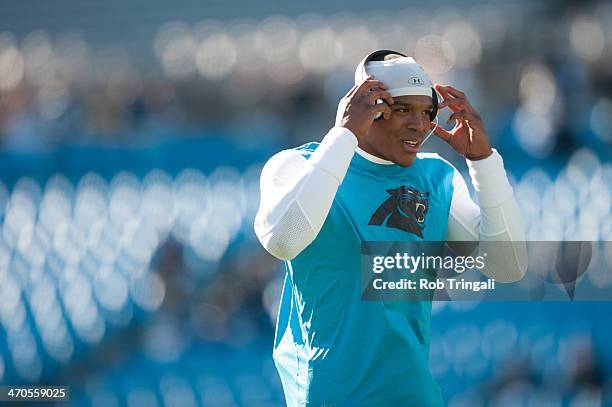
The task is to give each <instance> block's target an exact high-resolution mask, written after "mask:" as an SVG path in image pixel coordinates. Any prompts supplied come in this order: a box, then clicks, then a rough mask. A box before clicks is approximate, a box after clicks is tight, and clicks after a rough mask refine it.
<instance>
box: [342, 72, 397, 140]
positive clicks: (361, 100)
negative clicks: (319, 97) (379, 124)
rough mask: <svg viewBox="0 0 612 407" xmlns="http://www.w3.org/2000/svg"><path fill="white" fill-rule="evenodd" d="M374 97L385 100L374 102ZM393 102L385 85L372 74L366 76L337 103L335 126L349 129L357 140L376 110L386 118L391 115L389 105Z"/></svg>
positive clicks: (366, 128)
mask: <svg viewBox="0 0 612 407" xmlns="http://www.w3.org/2000/svg"><path fill="white" fill-rule="evenodd" d="M376 99H383V100H384V101H386V102H387V104H385V103H379V104H376ZM392 104H393V98H392V97H391V94H390V93H389V92H387V90H386V88H385V85H383V83H382V82H380V81H377V80H376V79H374V78H373V77H372V76H368V77H367V78H366V79H365V80H364V81H363V82H362V83H361V84H359V85H355V86H353V87H352V88H351V89H350V90H349V91H348V93H347V94H346V95H345V96H344V97H343V98H342V99H340V103H338V113H337V114H336V126H337V127H345V128H347V129H349V130H350V131H351V132H352V133H353V134H354V135H355V136H356V137H357V139H358V140H361V139H362V138H363V137H364V136H365V135H366V133H367V132H368V130H370V127H371V126H372V123H374V117H376V114H377V113H378V112H382V113H383V117H384V118H385V119H388V118H389V116H390V115H391V109H390V108H389V105H392Z"/></svg>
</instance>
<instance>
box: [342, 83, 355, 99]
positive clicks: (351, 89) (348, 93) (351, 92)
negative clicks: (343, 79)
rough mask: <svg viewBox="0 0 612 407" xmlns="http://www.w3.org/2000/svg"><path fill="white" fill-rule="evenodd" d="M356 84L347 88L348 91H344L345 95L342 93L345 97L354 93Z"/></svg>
mask: <svg viewBox="0 0 612 407" xmlns="http://www.w3.org/2000/svg"><path fill="white" fill-rule="evenodd" d="M357 87H358V86H357V85H353V87H352V88H350V89H349V91H348V92H346V95H344V96H345V97H350V96H353V94H354V93H355V91H356V90H357Z"/></svg>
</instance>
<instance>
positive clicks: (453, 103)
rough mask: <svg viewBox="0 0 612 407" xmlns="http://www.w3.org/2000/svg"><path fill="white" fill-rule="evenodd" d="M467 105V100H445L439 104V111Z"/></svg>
mask: <svg viewBox="0 0 612 407" xmlns="http://www.w3.org/2000/svg"><path fill="white" fill-rule="evenodd" d="M461 105H465V99H459V98H457V99H445V100H444V101H443V102H441V103H439V104H438V109H444V108H445V107H447V106H450V107H451V108H453V107H457V106H461Z"/></svg>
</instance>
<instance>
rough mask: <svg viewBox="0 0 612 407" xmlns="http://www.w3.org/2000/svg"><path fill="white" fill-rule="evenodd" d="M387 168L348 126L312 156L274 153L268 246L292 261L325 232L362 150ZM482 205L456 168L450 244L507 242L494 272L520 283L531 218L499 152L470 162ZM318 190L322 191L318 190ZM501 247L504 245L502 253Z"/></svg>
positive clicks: (266, 219) (266, 202)
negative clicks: (526, 222) (526, 217)
mask: <svg viewBox="0 0 612 407" xmlns="http://www.w3.org/2000/svg"><path fill="white" fill-rule="evenodd" d="M356 151H357V153H358V154H360V155H362V156H363V157H364V158H366V159H368V160H370V161H374V162H377V163H379V164H392V163H391V162H390V161H386V160H382V159H380V158H378V157H374V156H372V155H370V154H368V153H366V152H365V151H363V150H361V149H359V148H358V147H357V138H356V137H355V136H354V135H353V133H351V132H350V131H349V130H348V129H345V128H341V127H334V128H332V129H331V130H330V131H329V132H328V133H327V135H326V136H325V137H324V138H323V140H322V142H321V143H320V145H319V147H318V148H317V149H316V150H315V151H314V152H313V153H312V155H311V156H310V159H306V158H305V157H304V156H302V154H301V152H300V151H297V150H284V151H281V152H280V153H278V154H276V155H275V156H273V157H272V158H271V159H270V160H269V161H268V162H267V163H266V165H265V166H264V169H263V171H262V174H261V181H260V188H261V201H260V207H259V210H258V212H257V216H256V218H255V232H256V234H257V237H258V238H259V240H260V242H261V244H262V245H263V246H264V248H265V249H266V250H267V251H268V252H269V253H271V254H272V255H273V256H275V257H277V258H279V259H281V260H290V259H292V258H294V257H295V256H297V255H298V254H299V253H300V252H301V251H302V250H303V249H305V248H306V247H307V246H308V245H309V244H310V243H311V242H312V241H313V240H314V239H315V238H316V236H317V235H318V233H319V231H320V230H321V227H322V226H323V223H324V222H325V219H326V217H327V215H328V213H329V210H330V208H331V205H332V202H333V200H334V198H335V196H336V192H337V191H338V187H339V186H340V184H341V183H342V181H343V180H344V176H345V175H346V172H347V169H348V167H349V164H350V162H351V159H352V158H353V155H354V153H355V152H356ZM467 164H468V168H469V173H470V178H471V179H472V184H473V186H474V189H475V191H476V195H477V197H478V201H479V203H480V207H479V206H478V205H476V203H474V201H472V199H471V198H470V195H469V191H468V188H467V185H466V184H465V181H464V180H463V177H462V176H461V174H460V173H459V172H458V171H457V170H456V169H455V173H454V176H453V186H454V192H453V197H452V201H451V207H450V215H449V218H448V235H447V241H448V242H449V246H450V247H451V248H453V249H455V247H453V243H452V242H453V241H501V242H506V243H496V245H497V246H496V250H494V251H495V253H492V254H493V256H491V253H489V258H488V263H489V264H491V263H492V262H493V263H495V264H499V266H498V267H487V271H486V274H487V275H489V277H493V278H495V279H496V280H498V281H500V282H504V281H517V280H520V279H521V278H522V276H523V275H524V273H525V271H526V268H527V257H526V249H525V244H524V240H525V232H524V226H523V220H522V216H521V213H520V210H519V208H518V205H517V203H516V201H515V200H514V196H513V192H512V187H511V186H510V183H509V182H508V178H507V176H506V171H505V169H504V165H503V160H502V158H501V156H500V155H499V153H498V152H497V151H495V150H493V154H492V155H491V156H489V157H487V158H485V159H483V160H479V161H470V160H467ZM313 191H316V193H313ZM499 247H503V250H500V249H499Z"/></svg>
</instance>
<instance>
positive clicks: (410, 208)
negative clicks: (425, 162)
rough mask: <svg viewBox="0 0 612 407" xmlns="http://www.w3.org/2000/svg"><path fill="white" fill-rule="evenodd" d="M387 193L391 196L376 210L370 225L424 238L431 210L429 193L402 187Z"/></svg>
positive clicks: (389, 190)
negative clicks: (429, 210) (427, 218)
mask: <svg viewBox="0 0 612 407" xmlns="http://www.w3.org/2000/svg"><path fill="white" fill-rule="evenodd" d="M387 193H389V195H391V196H390V197H389V198H387V200H386V201H385V202H383V204H382V205H380V206H379V207H378V209H376V212H374V214H373V215H372V217H371V218H370V222H369V223H368V225H378V226H387V227H389V228H395V229H400V230H403V231H405V232H408V233H412V234H414V235H417V236H418V237H420V238H422V237H423V228H425V217H426V216H427V210H428V209H429V192H424V193H423V192H419V191H417V190H416V189H414V188H411V187H407V186H405V185H402V186H401V187H399V188H396V189H388V190H387Z"/></svg>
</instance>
